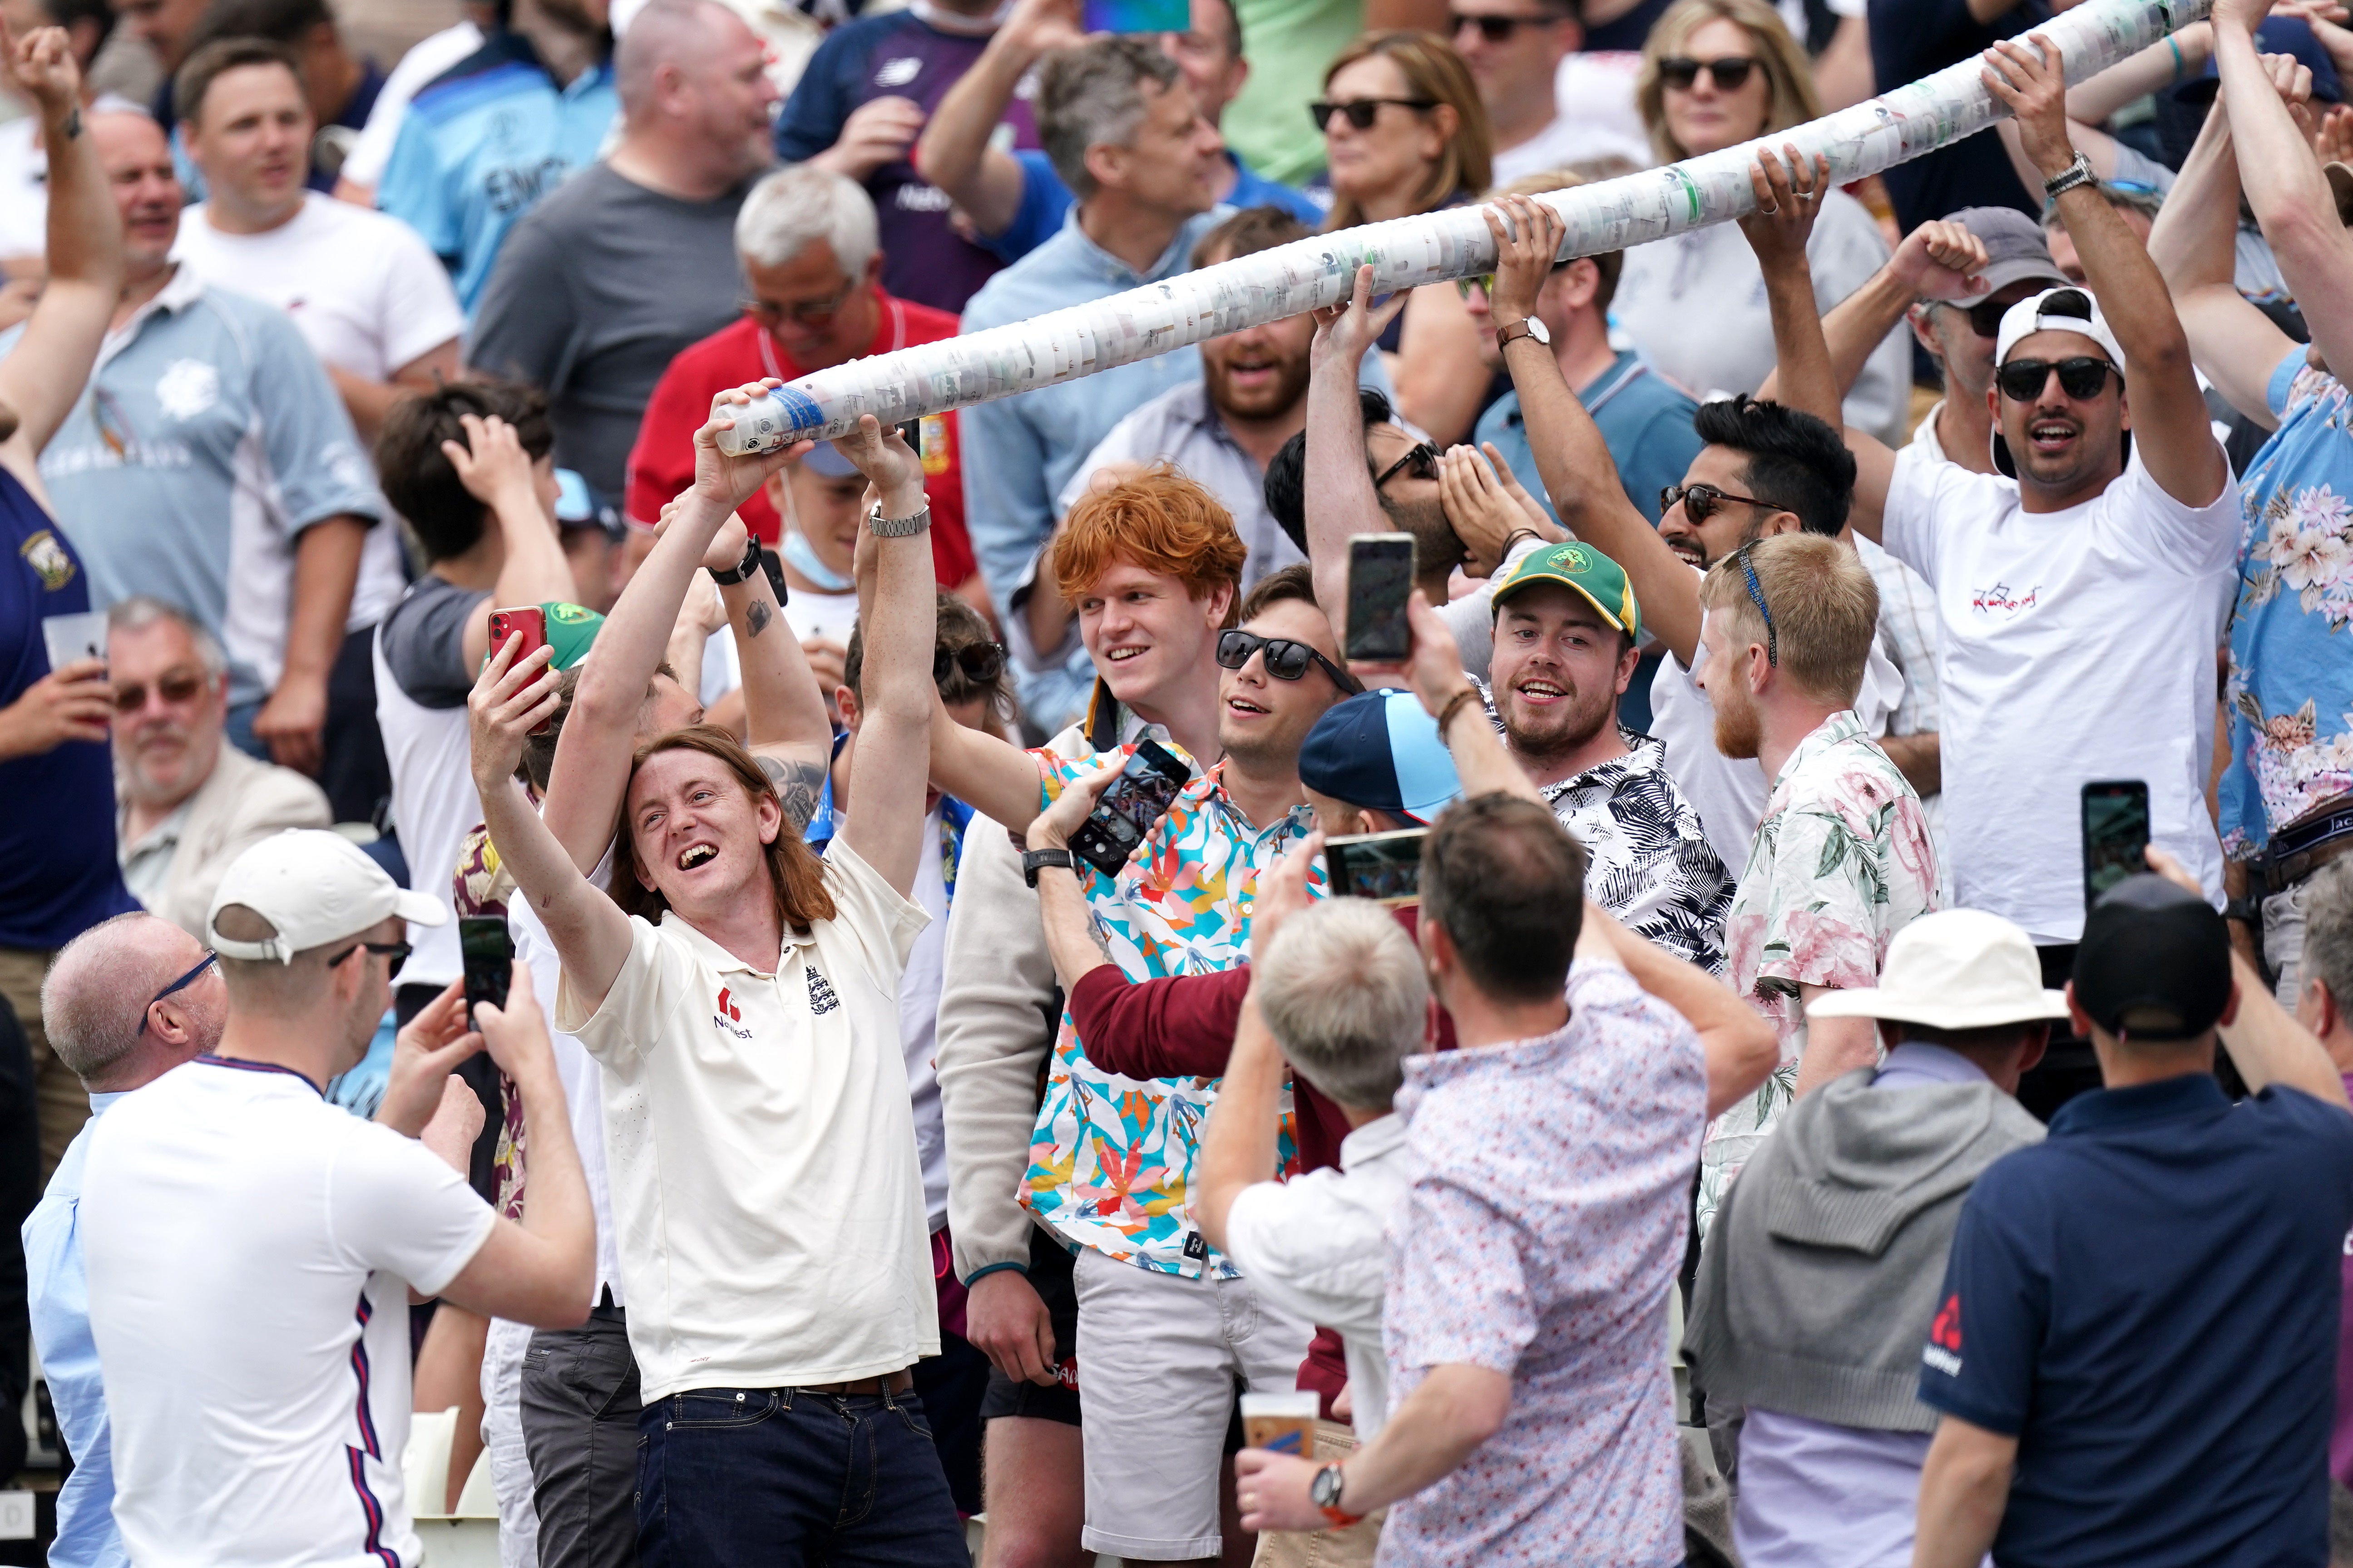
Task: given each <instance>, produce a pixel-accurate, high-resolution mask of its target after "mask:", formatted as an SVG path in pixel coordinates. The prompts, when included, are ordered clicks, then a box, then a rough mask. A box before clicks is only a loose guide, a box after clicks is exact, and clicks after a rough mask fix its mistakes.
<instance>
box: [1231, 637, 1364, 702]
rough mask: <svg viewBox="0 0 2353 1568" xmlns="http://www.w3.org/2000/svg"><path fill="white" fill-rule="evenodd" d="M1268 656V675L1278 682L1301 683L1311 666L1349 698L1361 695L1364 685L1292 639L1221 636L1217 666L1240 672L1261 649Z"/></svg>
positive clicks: (1303, 644)
mask: <svg viewBox="0 0 2353 1568" xmlns="http://www.w3.org/2000/svg"><path fill="white" fill-rule="evenodd" d="M1261 648H1262V649H1264V650H1265V652H1266V672H1267V673H1268V674H1269V675H1271V676H1272V677H1274V678H1275V679H1277V680H1298V679H1302V678H1303V677H1304V676H1305V675H1306V674H1307V667H1308V665H1309V664H1310V663H1311V662H1312V663H1314V664H1316V665H1320V666H1321V667H1322V668H1323V670H1324V674H1326V675H1328V676H1330V677H1331V678H1332V684H1333V685H1335V686H1336V687H1338V688H1339V689H1341V690H1343V691H1345V692H1347V693H1348V694H1349V695H1350V696H1354V695H1355V694H1356V693H1357V692H1359V691H1362V690H1363V689H1365V688H1364V683H1363V682H1362V681H1359V680H1358V679H1356V677H1355V676H1353V675H1350V674H1349V673H1348V672H1347V671H1346V670H1345V669H1342V668H1340V667H1339V666H1338V665H1336V664H1334V663H1333V662H1332V661H1331V660H1330V659H1328V658H1324V656H1323V655H1322V654H1320V653H1317V652H1316V651H1315V650H1314V648H1312V647H1308V646H1307V645H1306V644H1305V643H1303V642H1293V641H1292V640H1291V639H1290V638H1289V637H1261V636H1259V635H1258V634H1257V633H1256V632H1219V634H1218V662H1219V664H1220V665H1222V666H1223V667H1225V668H1228V669H1240V668H1241V667H1242V666H1244V665H1246V664H1248V663H1249V662H1250V655H1252V654H1254V653H1257V652H1258V651H1260V650H1261Z"/></svg>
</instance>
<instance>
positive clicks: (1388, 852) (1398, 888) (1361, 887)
mask: <svg viewBox="0 0 2353 1568" xmlns="http://www.w3.org/2000/svg"><path fill="white" fill-rule="evenodd" d="M1427 837H1430V830H1429V829H1428V828H1426V827H1408V828H1402V829H1400V830H1398V832H1395V833H1355V834H1348V835H1345V836H1344V837H1338V838H1331V839H1326V840H1325V841H1324V864H1325V866H1326V867H1327V868H1329V869H1330V871H1331V874H1332V892H1333V895H1334V896H1335V897H1337V898H1348V899H1371V900H1374V901H1376V902H1377V903H1384V904H1411V903H1418V902H1419V901H1420V899H1421V844H1422V840H1423V839H1425V838H1427Z"/></svg>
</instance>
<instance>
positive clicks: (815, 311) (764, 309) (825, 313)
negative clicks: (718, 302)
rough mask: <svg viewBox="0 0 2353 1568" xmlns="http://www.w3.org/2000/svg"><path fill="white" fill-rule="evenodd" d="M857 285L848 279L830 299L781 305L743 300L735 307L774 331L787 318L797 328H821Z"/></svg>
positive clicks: (843, 303)
mask: <svg viewBox="0 0 2353 1568" xmlns="http://www.w3.org/2000/svg"><path fill="white" fill-rule="evenodd" d="M858 282H859V280H858V279H855V278H852V279H849V281H848V282H846V283H844V284H843V285H842V286H841V291H840V292H839V293H838V294H836V295H835V296H834V297H833V298H832V299H830V300H803V301H801V302H800V303H799V304H797V305H782V304H778V303H777V302H776V300H739V301H737V303H736V306H735V308H736V309H737V310H741V311H743V312H744V314H745V315H747V316H749V317H751V318H752V319H753V320H754V321H757V322H759V323H760V324H761V325H762V326H764V327H769V328H774V327H775V326H776V324H777V323H778V322H780V321H786V320H787V319H790V320H791V321H793V322H794V323H795V324H796V325H798V326H803V327H822V326H825V325H827V324H828V322H830V321H832V320H833V319H834V317H836V316H838V315H839V314H840V313H841V308H842V307H843V306H844V305H847V304H849V297H850V295H852V294H853V293H856V292H857V290H858Z"/></svg>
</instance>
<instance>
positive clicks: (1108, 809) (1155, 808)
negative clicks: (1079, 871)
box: [1071, 741, 1193, 877]
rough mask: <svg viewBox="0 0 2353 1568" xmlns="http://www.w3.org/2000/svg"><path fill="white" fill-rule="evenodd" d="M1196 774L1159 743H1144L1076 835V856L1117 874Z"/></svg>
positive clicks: (1073, 842) (1073, 847)
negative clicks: (1179, 792)
mask: <svg viewBox="0 0 2353 1568" xmlns="http://www.w3.org/2000/svg"><path fill="white" fill-rule="evenodd" d="M1192 776H1193V770H1192V769H1190V768H1188V767H1187V766H1186V765H1185V764H1184V763H1182V762H1181V761H1179V760H1178V759H1177V758H1176V755H1175V753H1173V752H1170V751H1169V750H1168V749H1167V748H1166V746H1163V745H1161V744H1160V743H1159V742H1157V741H1144V742H1139V743H1138V744H1137V746H1136V748H1135V750H1134V752H1133V753H1131V754H1130V755H1129V757H1128V759H1127V765H1126V766H1125V767H1124V768H1122V769H1121V770H1120V773H1119V777H1117V778H1115V779H1113V780H1112V781H1111V784H1110V786H1109V787H1108V788H1106V789H1105V790H1104V791H1103V798H1102V799H1100V800H1098V801H1096V802H1095V808H1094V810H1092V811H1091V812H1089V813H1088V814H1087V819H1086V820H1085V821H1084V822H1082V823H1081V824H1079V830H1078V831H1077V832H1076V833H1074V834H1072V835H1071V854H1073V855H1076V856H1077V857H1079V858H1081V859H1082V860H1084V861H1085V862H1086V863H1087V864H1088V865H1090V866H1092V867H1093V868H1095V869H1096V870H1098V871H1101V872H1102V873H1103V875H1104V876H1106V877H1116V876H1118V875H1119V870H1120V868H1121V867H1123V866H1124V865H1126V864H1127V858H1128V857H1129V856H1130V855H1133V854H1134V853H1135V847H1136V846H1137V845H1139V844H1141V843H1143V842H1144V836H1145V834H1147V833H1149V832H1151V831H1152V825H1153V824H1154V823H1155V822H1157V821H1159V820H1160V819H1161V817H1162V816H1165V815H1166V813H1167V810H1168V808H1169V807H1170V806H1171V805H1175V804H1176V792H1177V791H1178V790H1181V789H1183V788H1184V787H1185V785H1186V784H1187V782H1189V781H1190V780H1191V778H1192Z"/></svg>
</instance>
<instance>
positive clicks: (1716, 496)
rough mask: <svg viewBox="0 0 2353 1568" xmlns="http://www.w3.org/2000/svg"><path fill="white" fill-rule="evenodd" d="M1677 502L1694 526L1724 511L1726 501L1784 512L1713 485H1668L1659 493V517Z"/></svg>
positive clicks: (1765, 503)
mask: <svg viewBox="0 0 2353 1568" xmlns="http://www.w3.org/2000/svg"><path fill="white" fill-rule="evenodd" d="M1677 501H1681V502H1683V515H1684V516H1685V517H1687V518H1689V519H1691V521H1692V522H1693V524H1694V526H1696V525H1698V524H1700V523H1703V522H1705V521H1707V520H1708V519H1709V518H1711V517H1714V516H1715V514H1716V513H1717V512H1719V511H1721V510H1724V503H1725V502H1726V501H1738V502H1739V503H1740V504H1741V505H1743V506H1761V507H1764V508H1766V509H1767V510H1771V511H1780V510H1785V509H1783V508H1781V507H1778V506H1775V505H1774V504H1773V503H1772V502H1771V501H1769V500H1757V498H1756V497H1755V496H1736V495H1734V494H1733V493H1732V492H1731V491H1730V490H1727V489H1717V488H1716V487H1715V486H1714V485H1669V486H1668V487H1667V488H1666V489H1662V490H1661V491H1660V492H1659V515H1660V516H1662V517H1664V516H1665V515H1666V514H1667V513H1669V512H1671V511H1672V510H1674V509H1675V502H1677Z"/></svg>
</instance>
